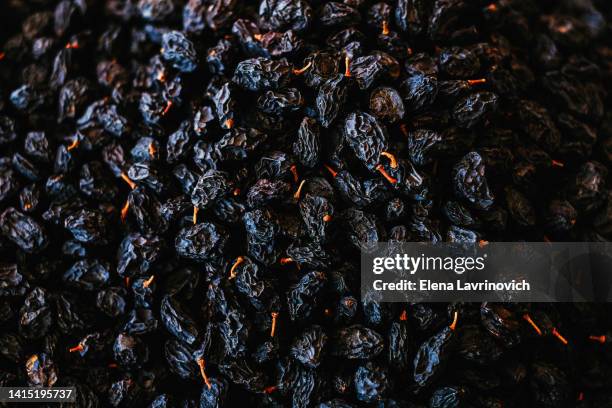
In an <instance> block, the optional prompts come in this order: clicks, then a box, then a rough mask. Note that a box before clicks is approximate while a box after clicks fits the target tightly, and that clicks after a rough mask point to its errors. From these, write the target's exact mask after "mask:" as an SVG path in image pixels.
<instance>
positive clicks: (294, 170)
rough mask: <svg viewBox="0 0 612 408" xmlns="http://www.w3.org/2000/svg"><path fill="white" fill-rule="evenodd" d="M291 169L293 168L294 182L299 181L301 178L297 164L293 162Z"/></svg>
mask: <svg viewBox="0 0 612 408" xmlns="http://www.w3.org/2000/svg"><path fill="white" fill-rule="evenodd" d="M289 170H291V174H293V182H294V183H297V182H298V180H299V178H298V172H297V166H296V165H295V164H292V165H291V167H289Z"/></svg>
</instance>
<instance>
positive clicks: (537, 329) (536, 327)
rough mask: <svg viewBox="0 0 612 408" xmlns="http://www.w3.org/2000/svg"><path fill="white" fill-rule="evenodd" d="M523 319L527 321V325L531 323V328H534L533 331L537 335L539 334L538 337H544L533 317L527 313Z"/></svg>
mask: <svg viewBox="0 0 612 408" xmlns="http://www.w3.org/2000/svg"><path fill="white" fill-rule="evenodd" d="M523 319H525V320H526V321H527V323H529V324H530V325H531V327H533V329H534V330H535V331H536V333H538V336H541V335H542V330H540V328H539V327H538V325H537V324H536V323H535V322H534V321H533V320H532V319H531V316H529V315H528V314H527V313H525V314H524V315H523Z"/></svg>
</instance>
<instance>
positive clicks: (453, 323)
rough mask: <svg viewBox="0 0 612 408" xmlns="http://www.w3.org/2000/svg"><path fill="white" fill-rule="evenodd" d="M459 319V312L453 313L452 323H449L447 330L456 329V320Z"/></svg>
mask: <svg viewBox="0 0 612 408" xmlns="http://www.w3.org/2000/svg"><path fill="white" fill-rule="evenodd" d="M458 319H459V312H457V311H455V315H454V317H453V322H452V323H451V325H450V326H448V327H449V329H451V330H452V331H455V329H456V328H457V320H458Z"/></svg>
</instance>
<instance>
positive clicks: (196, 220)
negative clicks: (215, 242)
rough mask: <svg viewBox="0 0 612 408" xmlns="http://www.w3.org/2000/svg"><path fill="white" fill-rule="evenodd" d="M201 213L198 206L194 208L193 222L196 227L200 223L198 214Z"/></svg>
mask: <svg viewBox="0 0 612 408" xmlns="http://www.w3.org/2000/svg"><path fill="white" fill-rule="evenodd" d="M199 211H200V209H199V208H198V207H197V206H195V205H194V206H193V217H192V221H193V225H196V224H197V223H198V212H199Z"/></svg>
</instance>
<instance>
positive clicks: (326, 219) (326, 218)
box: [323, 214, 332, 222]
mask: <svg viewBox="0 0 612 408" xmlns="http://www.w3.org/2000/svg"><path fill="white" fill-rule="evenodd" d="M331 220H332V216H331V215H329V214H325V215H324V216H323V221H324V222H330V221H331Z"/></svg>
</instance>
